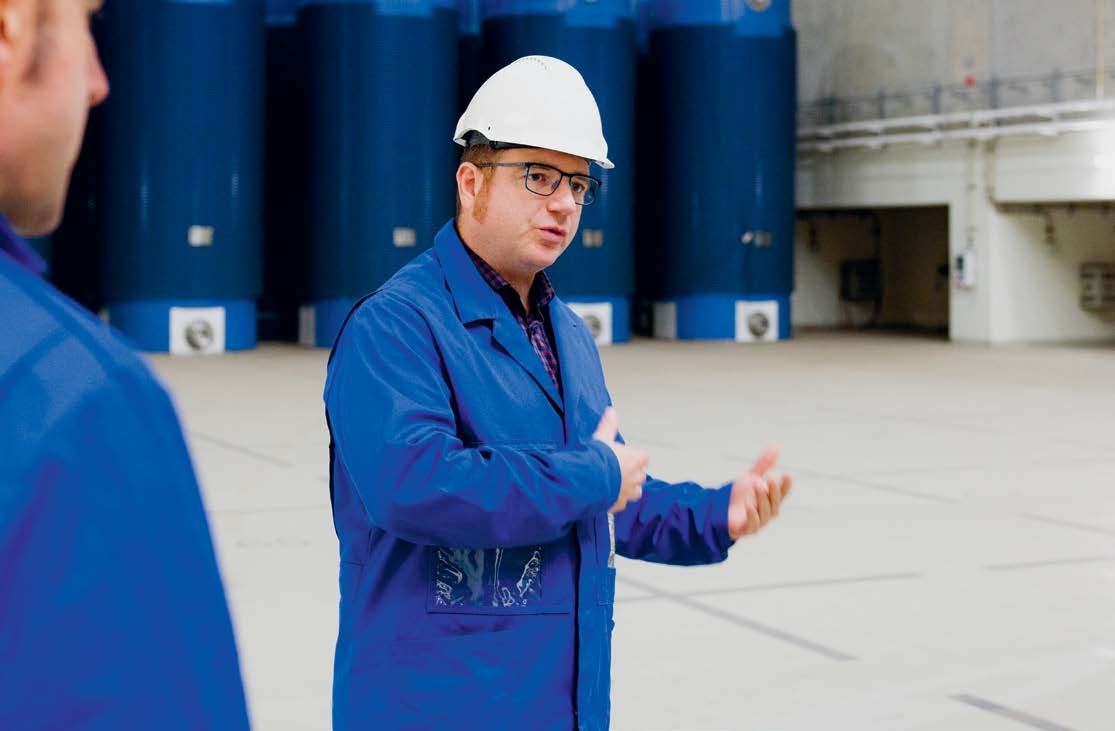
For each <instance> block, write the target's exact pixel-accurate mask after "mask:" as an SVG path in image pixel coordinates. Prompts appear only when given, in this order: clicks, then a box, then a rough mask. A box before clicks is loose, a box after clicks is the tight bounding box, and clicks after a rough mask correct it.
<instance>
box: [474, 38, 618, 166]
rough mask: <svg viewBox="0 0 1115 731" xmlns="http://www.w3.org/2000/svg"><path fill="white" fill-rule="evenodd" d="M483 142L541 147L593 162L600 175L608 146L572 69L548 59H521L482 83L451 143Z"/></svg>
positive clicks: (591, 101)
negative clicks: (480, 138)
mask: <svg viewBox="0 0 1115 731" xmlns="http://www.w3.org/2000/svg"><path fill="white" fill-rule="evenodd" d="M474 132H475V133H479V134H480V135H482V136H483V138H484V140H486V141H490V142H497V143H506V144H508V145H522V146H524V147H542V148H545V149H547V150H556V151H557V152H565V153H568V154H570V155H576V156H577V157H583V158H585V159H586V160H591V161H592V162H595V163H596V164H597V165H599V166H600V167H602V168H604V169H605V170H607V169H610V168H613V167H615V165H613V164H612V161H611V160H609V159H608V143H607V142H605V141H604V130H603V128H602V126H601V124H600V110H599V109H598V108H597V106H596V99H595V98H593V96H592V92H591V91H589V88H588V86H587V85H586V84H585V80H584V79H583V78H581V74H580V73H578V71H577V69H575V68H573V67H572V66H570V65H569V64H567V63H566V62H565V61H562V60H561V59H559V58H552V57H550V56H523V57H522V58H520V59H519V60H517V61H514V62H512V63H510V64H508V65H507V66H504V67H503V68H502V69H500V70H499V71H497V72H495V73H494V74H492V75H491V77H489V78H488V80H487V81H485V82H484V84H483V85H482V86H481V87H480V88H479V89H477V90H476V94H475V95H474V96H473V97H472V101H471V102H469V105H468V109H466V110H465V113H464V114H462V115H461V118H460V119H459V120H458V121H457V131H456V132H455V133H454V134H453V141H454V142H456V143H457V144H458V145H461V146H466V145H468V144H469V137H470V133H474Z"/></svg>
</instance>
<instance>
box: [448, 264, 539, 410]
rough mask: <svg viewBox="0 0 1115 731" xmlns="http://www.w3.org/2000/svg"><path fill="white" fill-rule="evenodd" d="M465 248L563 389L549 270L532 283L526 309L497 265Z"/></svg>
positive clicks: (477, 268)
mask: <svg viewBox="0 0 1115 731" xmlns="http://www.w3.org/2000/svg"><path fill="white" fill-rule="evenodd" d="M465 251H467V252H468V255H469V258H470V259H472V263H473V264H475V265H476V270H477V271H478V272H480V276H482V277H484V281H485V282H487V283H488V286H490V287H491V288H492V289H493V290H495V291H496V293H497V294H499V296H500V297H502V298H503V301H504V302H505V303H506V304H507V307H508V308H510V310H511V314H513V315H514V316H515V320H516V322H518V323H519V327H521V328H522V329H523V332H524V333H525V334H526V336H527V339H528V340H530V344H531V345H533V346H534V352H535V353H538V357H539V358H540V359H541V360H542V365H544V366H546V372H547V373H549V374H550V378H551V379H552V380H553V382H554V385H555V386H557V389H558V393H561V370H560V367H559V366H558V359H557V353H556V352H555V350H554V345H553V339H552V338H553V335H552V334H551V329H550V327H549V325H548V324H547V323H546V314H548V313H549V304H550V302H551V301H552V300H553V299H554V287H553V285H552V284H550V278H549V277H547V276H546V272H539V273H538V276H536V277H535V278H534V284H532V285H531V287H530V297H529V301H530V312H527V311H526V310H524V309H523V301H522V300H521V299H520V298H519V293H518V292H516V291H515V288H514V287H512V286H511V283H510V282H508V281H507V280H506V279H504V278H503V277H502V276H501V275H500V273H499V272H497V271H496V270H495V269H492V267H491V265H489V264H488V262H486V261H484V260H483V259H481V258H480V257H479V256H478V255H477V253H476V252H475V251H473V250H472V249H470V248H469V247H468V245H467V244H466V245H465Z"/></svg>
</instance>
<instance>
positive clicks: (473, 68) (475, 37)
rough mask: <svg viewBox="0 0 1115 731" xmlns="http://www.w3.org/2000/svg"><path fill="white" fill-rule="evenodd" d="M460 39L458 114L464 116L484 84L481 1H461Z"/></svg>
mask: <svg viewBox="0 0 1115 731" xmlns="http://www.w3.org/2000/svg"><path fill="white" fill-rule="evenodd" d="M457 7H458V9H459V12H460V29H461V30H460V39H459V46H458V56H457V59H458V61H457V64H458V66H457V67H458V74H457V77H458V78H459V79H460V83H459V84H458V88H457V114H458V116H459V115H461V114H464V112H465V109H466V108H468V103H469V100H470V99H472V95H473V94H475V93H476V90H477V89H479V88H480V85H481V84H482V83H484V69H483V54H482V48H483V47H482V45H481V37H482V36H481V35H480V0H459V2H458V4H457Z"/></svg>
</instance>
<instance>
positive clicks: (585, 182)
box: [476, 162, 600, 206]
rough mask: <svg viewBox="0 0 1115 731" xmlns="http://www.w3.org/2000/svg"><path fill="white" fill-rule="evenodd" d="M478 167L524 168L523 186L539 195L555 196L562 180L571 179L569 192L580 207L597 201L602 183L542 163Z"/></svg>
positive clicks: (586, 176) (490, 163) (487, 164)
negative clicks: (571, 192) (597, 194)
mask: <svg viewBox="0 0 1115 731" xmlns="http://www.w3.org/2000/svg"><path fill="white" fill-rule="evenodd" d="M476 167H478V168H524V169H525V170H526V175H525V176H524V178H523V184H524V185H525V186H526V188H527V190H529V191H530V192H531V193H537V194H538V195H553V194H554V192H555V191H556V190H557V189H558V187H559V186H560V185H561V179H562V178H569V190H571V191H573V202H574V203H576V204H577V205H579V206H587V205H588V204H590V203H592V202H593V201H594V200H596V191H598V190H600V181H599V180H597V179H596V178H594V177H592V176H591V175H581V174H580V173H567V172H564V171H562V170H558V169H557V168H555V167H554V166H552V165H544V164H542V163H540V162H485V163H477V164H476Z"/></svg>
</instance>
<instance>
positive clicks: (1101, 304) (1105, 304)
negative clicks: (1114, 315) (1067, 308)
mask: <svg viewBox="0 0 1115 731" xmlns="http://www.w3.org/2000/svg"><path fill="white" fill-rule="evenodd" d="M1080 306H1081V308H1083V309H1085V310H1087V311H1089V312H1113V311H1115V262H1110V261H1087V262H1084V263H1083V264H1081V265H1080Z"/></svg>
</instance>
